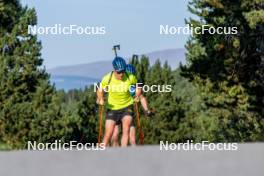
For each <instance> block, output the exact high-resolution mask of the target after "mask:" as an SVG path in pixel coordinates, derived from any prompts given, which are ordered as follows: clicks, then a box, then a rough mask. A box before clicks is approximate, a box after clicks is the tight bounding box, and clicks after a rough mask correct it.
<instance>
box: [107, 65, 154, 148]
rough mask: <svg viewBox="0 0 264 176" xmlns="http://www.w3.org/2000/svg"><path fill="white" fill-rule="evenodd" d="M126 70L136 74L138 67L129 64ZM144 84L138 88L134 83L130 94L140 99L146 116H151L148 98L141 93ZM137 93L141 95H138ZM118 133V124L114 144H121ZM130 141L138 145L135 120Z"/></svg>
mask: <svg viewBox="0 0 264 176" xmlns="http://www.w3.org/2000/svg"><path fill="white" fill-rule="evenodd" d="M126 72H127V73H130V74H133V75H135V74H136V69H135V67H134V66H133V65H131V64H128V65H127V66H126ZM140 86H142V85H140V84H139V85H138V89H136V87H137V86H136V85H132V86H131V87H130V89H129V91H130V95H131V96H132V97H133V98H134V99H138V100H136V101H140V103H141V106H142V107H143V109H144V112H145V115H146V116H150V115H152V112H151V111H150V110H149V108H148V103H147V99H146V98H145V97H144V96H143V95H142V94H141V87H140ZM136 93H137V94H138V95H139V96H136ZM118 134H119V125H118V124H116V126H115V129H114V133H113V136H112V140H111V141H112V145H113V146H119V142H118ZM129 142H130V144H131V145H136V128H135V123H134V121H132V123H131V127H130V134H129Z"/></svg>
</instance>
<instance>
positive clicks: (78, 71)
mask: <svg viewBox="0 0 264 176" xmlns="http://www.w3.org/2000/svg"><path fill="white" fill-rule="evenodd" d="M144 55H146V56H148V57H149V60H150V64H151V65H152V64H154V63H155V62H156V60H157V59H160V61H161V63H162V64H164V63H165V61H168V64H169V65H170V66H171V68H172V69H175V68H177V67H178V66H179V63H180V62H181V63H182V64H185V49H167V50H162V51H155V52H151V53H147V54H144ZM127 60H129V59H127ZM111 70H112V61H111V60H106V61H98V62H93V63H87V64H78V65H72V66H60V67H56V68H52V69H48V70H47V71H48V73H50V74H51V75H53V76H55V75H56V76H58V75H59V76H81V77H89V78H95V79H101V78H102V76H103V75H105V74H106V73H108V72H110V71H111Z"/></svg>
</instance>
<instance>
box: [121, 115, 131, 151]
mask: <svg viewBox="0 0 264 176" xmlns="http://www.w3.org/2000/svg"><path fill="white" fill-rule="evenodd" d="M131 121H132V117H131V116H129V115H126V116H125V117H123V119H122V139H121V146H122V147H126V146H127V145H128V139H129V131H130V125H131Z"/></svg>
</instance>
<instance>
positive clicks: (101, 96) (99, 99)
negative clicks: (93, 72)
mask: <svg viewBox="0 0 264 176" xmlns="http://www.w3.org/2000/svg"><path fill="white" fill-rule="evenodd" d="M96 95H97V99H96V103H97V104H99V105H104V89H103V88H102V87H101V86H100V87H99V88H98V90H97V92H96Z"/></svg>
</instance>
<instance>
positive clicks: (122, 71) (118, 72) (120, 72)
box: [116, 70, 125, 74]
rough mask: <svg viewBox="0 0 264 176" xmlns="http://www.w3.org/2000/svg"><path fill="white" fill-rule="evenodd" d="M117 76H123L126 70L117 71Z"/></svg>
mask: <svg viewBox="0 0 264 176" xmlns="http://www.w3.org/2000/svg"><path fill="white" fill-rule="evenodd" d="M116 73H117V74H123V73H125V70H121V71H116Z"/></svg>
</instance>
